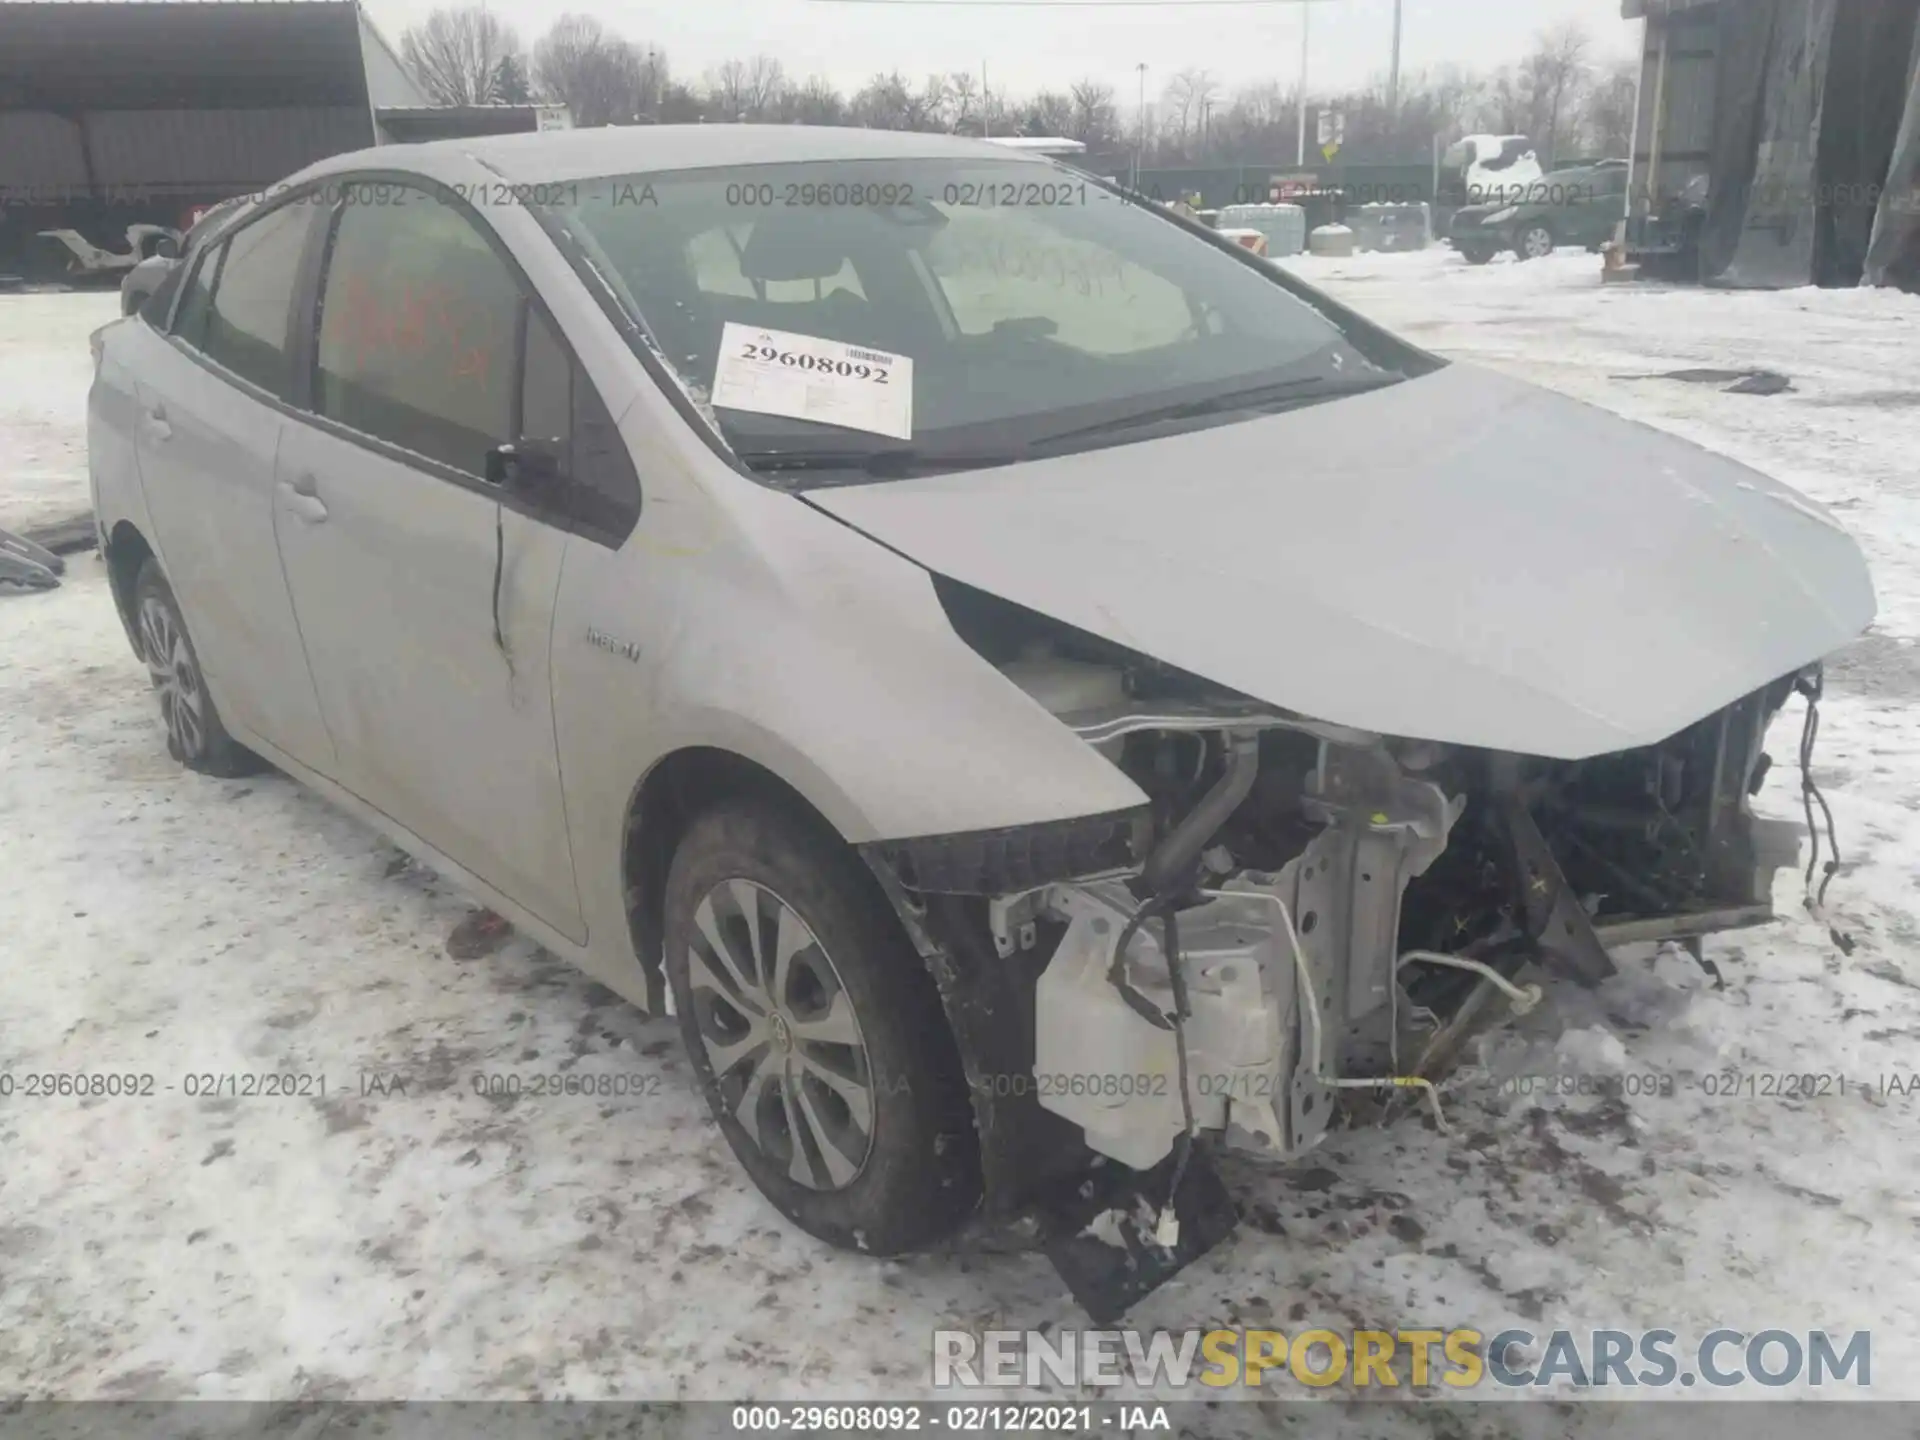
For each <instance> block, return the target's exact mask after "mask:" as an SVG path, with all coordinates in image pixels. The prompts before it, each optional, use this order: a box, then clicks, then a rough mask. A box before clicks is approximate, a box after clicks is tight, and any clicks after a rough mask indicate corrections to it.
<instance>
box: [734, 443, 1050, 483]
mask: <svg viewBox="0 0 1920 1440" xmlns="http://www.w3.org/2000/svg"><path fill="white" fill-rule="evenodd" d="M736 453H737V454H738V455H739V457H740V462H741V464H743V465H745V466H746V467H747V468H748V469H749V470H752V471H754V472H756V473H759V474H769V473H772V474H788V473H800V474H811V473H815V472H819V471H834V470H840V471H852V472H854V473H856V474H861V475H869V476H873V477H875V478H876V479H888V480H901V479H905V478H906V477H908V476H910V475H933V474H937V473H941V472H945V471H953V470H985V469H988V468H990V467H992V466H995V465H1011V464H1013V463H1014V462H1015V461H1017V460H1021V459H1024V458H1025V457H1024V456H1021V455H1017V454H1012V453H1008V452H1005V451H992V452H969V451H953V450H948V451H941V450H918V449H915V448H914V447H912V446H901V447H899V448H898V449H891V450H741V451H738V452H736Z"/></svg>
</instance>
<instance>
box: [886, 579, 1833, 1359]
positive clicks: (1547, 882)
mask: <svg viewBox="0 0 1920 1440" xmlns="http://www.w3.org/2000/svg"><path fill="white" fill-rule="evenodd" d="M948 599H949V610H950V613H952V614H953V616H954V618H955V622H956V628H957V629H959V630H960V631H961V633H962V634H963V636H965V637H966V638H968V640H969V642H970V643H972V644H973V645H974V647H975V648H976V649H977V650H978V651H979V652H980V653H982V654H983V655H984V656H986V657H987V658H988V659H989V660H991V661H993V662H994V663H995V664H997V665H999V667H1000V668H1001V669H1002V671H1003V672H1004V673H1005V674H1007V676H1008V677H1009V678H1010V679H1011V680H1013V681H1014V683H1016V684H1019V685H1020V686H1021V687H1022V688H1023V689H1025V690H1026V691H1027V692H1028V693H1029V694H1030V695H1031V696H1033V698H1034V699H1035V700H1036V701H1038V702H1039V703H1041V704H1042V705H1045V706H1046V707H1047V708H1049V709H1050V710H1052V711H1053V713H1055V714H1056V715H1057V716H1058V718H1059V719H1060V720H1061V721H1062V723H1064V724H1066V725H1068V726H1069V727H1071V728H1072V729H1073V730H1074V731H1075V732H1076V733H1077V734H1079V735H1080V736H1081V738H1083V739H1084V740H1085V741H1086V742H1087V743H1088V744H1090V745H1094V746H1096V747H1098V748H1099V749H1100V750H1101V751H1102V752H1103V753H1104V754H1106V755H1107V756H1108V757H1109V758H1110V759H1111V760H1112V761H1113V762H1114V763H1115V764H1116V765H1118V766H1119V767H1120V768H1121V769H1122V770H1124V771H1125V772H1126V773H1127V774H1128V775H1129V776H1130V777H1131V778H1132V779H1133V780H1134V781H1135V782H1136V783H1137V784H1138V785H1139V787H1140V788H1141V790H1142V791H1144V792H1145V794H1146V795H1147V796H1148V797H1149V799H1150V804H1149V805H1148V806H1146V807H1144V808H1143V809H1141V810H1139V811H1137V812H1131V813H1127V814H1120V815H1109V816H1098V817H1092V818H1089V819H1084V820H1079V821H1074V822H1070V823H1067V824H1061V825H1037V826H1031V827H1022V828H1020V829H1016V830H1009V831H1001V832H994V833H991V834H970V835H960V836H941V837H931V838H925V839H917V840H908V841H888V842H881V843H876V844H873V845H870V846H868V847H866V849H865V854H866V858H867V860H868V862H869V864H870V865H871V867H872V868H873V870H874V872H875V873H876V875H878V877H879V878H880V881H881V883H882V885H883V887H884V888H885V889H886V891H887V893H888V895H889V897H890V898H891V899H892V901H893V903H894V906H895V908H896V909H897V910H898V911H899V913H900V915H901V917H902V919H903V921H904V922H905V923H906V925H907V928H908V930H909V932H910V933H911V935H912V937H913V939H914V942H915V944H916V945H917V946H918V948H919V950H920V951H921V953H922V955H923V956H924V958H925V959H926V961H927V963H928V965H929V966H930V968H931V969H932V971H933V973H934V974H935V976H936V978H937V979H938V982H939V985H940V989H941V993H942V996H943V998H944V1001H945V1005H946V1009H947V1013H948V1016H949V1018H950V1020H951V1023H952V1026H953V1029H954V1032H955V1035H956V1038H957V1040H958V1042H959V1048H960V1053H961V1055H962V1057H963V1059H964V1061H965V1063H966V1066H967V1071H968V1078H969V1082H970V1084H971V1085H972V1089H973V1102H974V1110H975V1116H976V1123H977V1126H978V1130H979V1134H980V1142H981V1153H982V1161H983V1166H984V1170H985V1180H986V1193H987V1209H988V1215H989V1217H990V1218H991V1219H993V1220H997V1221H1003V1222H1005V1221H1025V1222H1027V1223H1029V1224H1031V1225H1037V1226H1038V1228H1039V1232H1040V1234H1039V1238H1040V1240H1041V1241H1042V1243H1043V1244H1044V1245H1045V1247H1046V1249H1047V1251H1048V1253H1049V1254H1050V1256H1051V1257H1052V1258H1053V1259H1054V1261H1055V1263H1056V1264H1057V1265H1058V1267H1059V1268H1060V1270H1061V1273H1062V1275H1063V1277H1064V1278H1065V1279H1066V1280H1067V1282H1068V1284H1069V1286H1070V1287H1071V1288H1072V1289H1073V1291H1074V1293H1075V1295H1076V1297H1077V1298H1079V1299H1080V1301H1081V1303H1082V1304H1083V1305H1084V1306H1085V1307H1086V1308H1087V1309H1088V1310H1089V1311H1090V1312H1091V1313H1092V1314H1093V1315H1094V1316H1095V1317H1096V1319H1099V1320H1103V1321H1104V1320H1106V1319H1110V1318H1112V1317H1114V1316H1117V1315H1118V1314H1119V1313H1121V1312H1122V1311H1124V1310H1125V1309H1126V1308H1127V1307H1128V1306H1130V1305H1131V1304H1132V1303H1133V1302H1134V1301H1135V1300H1136V1299H1138V1298H1139V1297H1140V1296H1141V1295H1143V1294H1145V1293H1146V1292H1147V1291H1149V1290H1151V1289H1152V1288H1154V1287H1155V1286H1156V1285H1158V1284H1159V1283H1160V1282H1161V1281H1163V1280H1164V1279H1165V1278H1167V1276H1168V1275H1170V1274H1172V1273H1173V1272H1174V1271H1176V1270H1178V1269H1179V1268H1180V1267H1181V1266H1183V1265H1184V1264H1186V1263H1189V1262H1190V1261H1191V1260H1192V1259H1193V1258H1195V1257H1196V1256H1197V1255H1199V1254H1201V1253H1204V1251H1205V1250H1206V1249H1208V1248H1210V1247H1211V1246H1212V1245H1213V1244H1216V1243H1217V1242H1218V1241H1219V1240H1220V1239H1221V1238H1224V1236H1225V1235H1226V1234H1227V1233H1228V1231H1229V1230H1230V1229H1231V1227H1232V1224H1233V1220H1234V1217H1233V1212H1232V1207H1231V1202H1230V1201H1229V1200H1228V1198H1227V1196H1226V1193H1225V1190H1224V1188H1223V1187H1222V1186H1221V1184H1220V1182H1219V1180H1218V1178H1217V1176H1216V1175H1215V1174H1214V1172H1213V1170H1212V1169H1211V1166H1210V1163H1209V1155H1210V1153H1211V1152H1213V1151H1214V1150H1216V1149H1217V1148H1219V1147H1225V1148H1229V1149H1233V1150H1238V1151H1243V1152H1248V1153H1250V1154H1253V1155H1256V1156H1265V1157H1268V1158H1271V1159H1275V1160H1286V1159H1289V1158H1292V1157H1295V1156H1298V1155H1300V1154H1301V1153H1303V1152H1304V1151H1307V1150H1309V1149H1311V1148H1312V1147H1313V1146H1314V1145H1316V1144H1317V1143H1319V1141H1320V1140H1321V1139H1322V1138H1323V1137H1324V1136H1325V1135H1326V1133H1327V1131H1328V1129H1329V1128H1330V1127H1332V1126H1334V1125H1335V1124H1337V1123H1340V1119H1341V1117H1342V1116H1343V1115H1345V1116H1348V1117H1351V1116H1352V1115H1354V1114H1355V1113H1356V1111H1357V1110H1367V1111H1376V1110H1378V1109H1379V1108H1380V1107H1381V1106H1383V1105H1387V1104H1391V1103H1392V1102H1393V1101H1394V1100H1395V1099H1396V1098H1405V1099H1407V1100H1409V1101H1417V1102H1419V1103H1423V1104H1426V1105H1428V1106H1429V1107H1430V1108H1431V1110H1432V1112H1433V1114H1434V1115H1435V1118H1436V1120H1437V1121H1438V1122H1439V1123H1440V1124H1441V1125H1442V1126H1443V1127H1444V1124H1445V1121H1444V1117H1443V1114H1442V1111H1441V1106H1440V1100H1439V1093H1438V1091H1437V1089H1436V1088H1435V1082H1436V1081H1437V1080H1438V1079H1440V1078H1441V1077H1442V1076H1443V1075H1444V1074H1445V1072H1446V1070H1447V1069H1448V1068H1449V1067H1450V1066H1451V1065H1452V1064H1453V1063H1454V1062H1455V1061H1456V1060H1457V1058H1458V1057H1459V1055H1460V1053H1461V1048H1462V1043H1463V1042H1464V1041H1465V1040H1466V1039H1467V1038H1469V1037H1470V1036H1471V1035H1472V1034H1473V1033H1474V1032H1475V1031H1476V1030H1478V1029H1480V1028H1483V1027H1484V1026H1486V1025H1488V1024H1491V1023H1497V1022H1498V1021H1500V1020H1502V1019H1504V1018H1505V1017H1507V1016H1508V1015H1509V1014H1511V1013H1513V1012H1515V1011H1516V1010H1524V1009H1526V1008H1529V1007H1530V1006H1531V1005H1532V1004H1533V1003H1535V1002H1536V1001H1537V1000H1538V998H1539V995H1540V991H1539V988H1538V985H1537V983H1535V982H1536V981H1537V980H1538V978H1539V976H1540V973H1541V972H1543V971H1548V970H1551V971H1557V972H1559V973H1560V974H1563V975H1565V976H1567V977H1569V978H1571V979H1573V980H1576V981H1578V982H1580V983H1585V984H1593V983H1597V982H1598V981H1600V980H1601V979H1603V978H1605V976H1606V975H1607V974H1609V973H1610V972H1611V970H1612V962H1611V961H1610V960H1609V959H1608V956H1607V951H1608V949H1609V948H1610V947H1614V946H1617V945H1622V944H1627V943H1631V942H1639V941H1655V940H1663V939H1681V940H1685V941H1688V942H1689V943H1690V944H1692V945H1694V946H1695V947H1696V954H1697V953H1698V951H1697V940H1698V937H1699V936H1701V935H1704V934H1707V933H1710V932H1713V931H1717V930H1723V929H1730V928H1735V927H1739V926H1746V925H1753V924H1758V923H1761V922H1763V921H1765V920H1767V919H1769V918H1771V915H1772V909H1771V903H1770V896H1771V893H1772V885H1773V876H1774V873H1775V871H1776V870H1778V869H1779V868H1781V867H1783V866H1788V865H1791V864H1793V863H1794V861H1795V858H1796V856H1797V854H1798V838H1797V837H1798V827H1797V826H1795V825H1792V824H1785V823H1781V822H1775V821H1767V820H1762V819H1759V818H1757V817H1756V816H1755V815H1754V814H1753V813H1752V811H1751V809H1750V807H1749V798H1750V796H1751V795H1752V794H1754V793H1755V792H1756V791H1757V790H1758V789H1759V787H1760V785H1761V783H1762V782H1763V781H1764V779H1765V778H1766V775H1767V773H1768V770H1769V768H1770V766H1771V761H1770V759H1769V757H1768V756H1767V755H1766V754H1765V753H1764V752H1763V750H1762V741H1763V739H1764V737H1765V735H1766V732H1767V728H1768V725H1769V723H1770V722H1771V721H1772V719H1773V718H1774V716H1775V715H1776V714H1777V713H1778V711H1779V710H1780V708H1781V707H1782V705H1783V704H1784V703H1785V701H1786V699H1787V698H1788V696H1789V695H1790V694H1791V693H1792V692H1793V690H1794V687H1795V684H1796V682H1797V681H1803V679H1805V678H1806V677H1803V676H1801V675H1790V676H1785V677H1782V678H1781V679H1779V680H1777V681H1776V682H1774V683H1772V684H1770V685H1768V686H1766V687H1765V688H1763V689H1761V690H1759V691H1756V692H1755V693H1753V694H1750V695H1747V696H1744V697H1743V698H1741V699H1740V700H1738V701H1736V702H1734V703H1733V704H1731V705H1729V706H1727V707H1725V708H1724V709H1722V710H1720V711H1718V712H1716V713H1715V714H1713V715H1710V716H1708V717H1706V718H1705V719H1702V720H1700V721H1699V722H1698V723H1696V724H1694V725H1691V726H1689V727H1688V728H1687V729H1685V730H1683V731H1682V732H1681V733H1680V734H1678V735H1675V736H1673V737H1671V738H1670V739H1668V740H1666V741H1664V742H1662V743H1660V744H1658V745H1654V746H1650V747H1647V748H1644V749H1637V750H1631V751H1627V752H1623V753H1619V754H1612V755H1605V756H1601V757H1598V758H1594V759H1588V760H1578V761H1564V760H1546V759H1538V758H1532V757H1527V756H1521V755H1513V754H1505V753H1498V752H1492V751H1487V750H1479V749H1470V748H1465V747H1457V746H1445V745H1437V744H1433V743H1429V742H1423V741H1407V740H1400V739H1394V738H1390V737H1383V736H1378V735H1372V734H1368V733H1365V732H1361V731H1356V730H1350V729H1345V728H1342V727H1339V726H1333V725H1326V724H1321V723H1318V722H1315V721H1312V720H1309V719H1305V718H1302V717H1298V716H1293V715H1288V714H1286V713H1284V712H1280V711H1276V710H1274V709H1272V708H1270V707H1263V706H1261V705H1259V704H1257V703H1255V702H1252V701H1249V700H1246V699H1244V698H1242V697H1236V696H1232V695H1230V694H1226V693H1223V692H1221V691H1219V690H1218V689H1217V687H1209V686H1207V685H1206V684H1205V683H1204V682H1201V681H1198V680H1196V679H1195V678H1194V677H1192V676H1189V675H1185V674H1183V673H1182V672H1179V671H1176V670H1173V669H1171V668H1169V667H1166V666H1163V665H1160V664H1158V663H1156V662H1153V661H1149V660H1144V659H1142V658H1141V657H1138V656H1135V655H1132V654H1131V653H1129V652H1126V651H1124V650H1121V649H1119V648H1118V647H1114V646H1111V645H1108V644H1107V643H1106V642H1103V641H1096V640H1094V639H1092V638H1091V637H1088V636H1085V635H1082V634H1077V633H1071V632H1067V631H1065V630H1064V629H1061V628H1057V627H1051V626H1049V627H1045V633H1046V639H1045V641H1044V642H1037V641H1036V640H1035V638H1034V634H1033V629H1032V627H1031V626H1030V625H1027V624H1025V623H1023V622H1025V621H1029V620H1031V619H1033V618H1034V617H1031V614H1030V612H1028V613H1026V614H1015V613H1014V612H1015V611H1016V610H1017V607H1011V606H1009V605H1007V604H1006V603H1005V602H999V601H991V600H990V599H989V598H988V597H985V596H983V595H980V594H979V593H978V592H966V593H949V595H948ZM1013 637H1018V638H1017V639H1016V638H1013Z"/></svg>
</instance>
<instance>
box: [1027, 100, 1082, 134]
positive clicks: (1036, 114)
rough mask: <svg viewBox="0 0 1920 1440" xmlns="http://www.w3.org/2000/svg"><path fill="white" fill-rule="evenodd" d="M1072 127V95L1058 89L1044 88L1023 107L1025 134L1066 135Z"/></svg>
mask: <svg viewBox="0 0 1920 1440" xmlns="http://www.w3.org/2000/svg"><path fill="white" fill-rule="evenodd" d="M1072 128H1073V100H1072V97H1070V96H1067V95H1063V94H1061V93H1060V92H1059V91H1058V90H1042V91H1041V92H1040V93H1039V94H1038V95H1035V96H1034V97H1033V98H1032V99H1030V100H1028V101H1027V103H1026V104H1025V105H1024V106H1023V107H1021V115H1020V132H1021V133H1022V134H1023V135H1065V134H1066V133H1067V132H1068V131H1069V130H1071V129H1072Z"/></svg>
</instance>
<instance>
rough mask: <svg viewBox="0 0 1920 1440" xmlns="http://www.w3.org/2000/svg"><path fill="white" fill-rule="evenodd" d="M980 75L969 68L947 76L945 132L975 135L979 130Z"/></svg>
mask: <svg viewBox="0 0 1920 1440" xmlns="http://www.w3.org/2000/svg"><path fill="white" fill-rule="evenodd" d="M980 108H981V96H980V77H979V76H977V75H975V74H974V73H973V72H972V71H971V70H956V71H954V72H953V73H952V74H951V75H949V76H947V126H946V128H947V133H948V134H952V135H975V134H978V133H979V131H980Z"/></svg>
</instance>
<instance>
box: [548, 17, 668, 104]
mask: <svg viewBox="0 0 1920 1440" xmlns="http://www.w3.org/2000/svg"><path fill="white" fill-rule="evenodd" d="M533 78H534V82H535V84H536V85H537V86H538V87H539V90H540V92H541V93H542V94H544V95H546V96H548V97H550V98H552V99H554V100H558V101H559V102H560V103H562V104H563V105H566V106H567V107H568V108H569V109H570V110H572V111H573V123H574V124H576V125H581V126H593V125H630V124H632V123H633V122H634V121H636V120H640V119H658V118H661V117H660V116H659V114H658V111H659V106H660V97H661V92H662V90H663V88H664V86H665V85H666V83H667V65H666V58H665V57H664V56H663V55H661V54H660V52H659V51H658V50H655V49H651V48H649V49H648V50H647V51H646V52H644V53H642V51H641V50H640V48H639V47H638V46H637V45H634V44H633V43H632V42H631V41H629V40H626V39H623V38H622V37H620V36H618V35H613V34H610V33H608V31H607V29H606V27H604V26H603V25H601V23H600V22H599V21H598V20H596V19H594V18H593V17H592V16H591V15H562V16H561V17H560V18H559V19H558V20H556V21H554V22H553V28H552V29H551V30H549V31H547V33H546V34H545V35H544V36H542V37H541V39H540V42H539V44H537V45H535V46H534V47H533Z"/></svg>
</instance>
